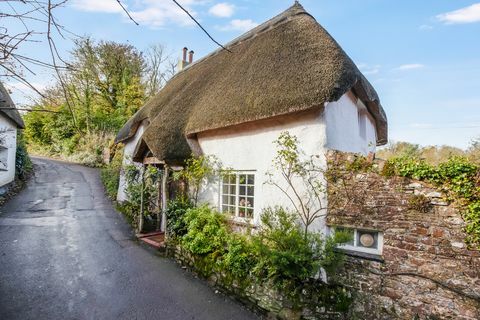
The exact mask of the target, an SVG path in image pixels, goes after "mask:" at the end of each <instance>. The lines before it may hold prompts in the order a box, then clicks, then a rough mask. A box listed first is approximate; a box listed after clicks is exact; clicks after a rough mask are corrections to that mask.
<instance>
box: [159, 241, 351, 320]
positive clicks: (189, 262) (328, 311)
mask: <svg viewBox="0 0 480 320" xmlns="http://www.w3.org/2000/svg"><path fill="white" fill-rule="evenodd" d="M167 253H168V255H170V256H172V257H173V258H174V259H175V261H177V262H178V263H179V264H180V265H182V266H183V267H185V268H187V269H189V270H190V271H191V272H193V273H195V274H197V275H199V276H200V277H203V278H206V279H207V281H208V282H209V284H210V285H211V286H212V287H215V288H216V289H218V290H221V291H222V292H224V293H226V294H228V295H229V296H230V297H232V298H235V299H236V300H238V301H240V302H241V303H243V304H244V305H246V306H247V307H249V308H250V309H252V310H254V311H256V312H257V313H260V314H261V315H262V316H264V317H265V318H268V319H289V320H294V319H312V320H313V319H349V317H348V316H347V311H348V306H349V305H350V303H351V294H350V292H348V291H347V290H346V289H345V287H344V286H343V285H338V284H337V285H334V284H325V283H323V282H322V281H321V280H319V279H311V281H309V282H308V283H304V285H303V286H302V290H301V292H296V293H295V295H294V296H288V295H287V294H286V293H285V292H282V291H281V290H277V289H275V287H274V285H273V284H272V285H265V284H263V283H262V284H259V283H256V281H255V279H244V281H243V282H241V283H239V282H237V281H232V279H231V277H229V276H228V275H227V274H225V273H223V272H220V271H213V270H210V269H204V266H206V264H204V263H203V261H202V259H201V257H196V256H193V255H191V254H190V253H189V252H188V251H187V250H185V249H183V248H182V247H181V246H178V245H173V244H170V245H169V247H168V248H167Z"/></svg>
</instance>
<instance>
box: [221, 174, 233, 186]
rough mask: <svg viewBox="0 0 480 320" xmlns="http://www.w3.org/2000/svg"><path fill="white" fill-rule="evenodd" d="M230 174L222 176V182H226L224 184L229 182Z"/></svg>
mask: <svg viewBox="0 0 480 320" xmlns="http://www.w3.org/2000/svg"><path fill="white" fill-rule="evenodd" d="M230 176H231V175H229V174H227V175H225V176H223V178H222V181H223V183H226V184H228V183H230Z"/></svg>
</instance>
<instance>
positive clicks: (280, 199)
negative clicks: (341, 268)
mask: <svg viewBox="0 0 480 320" xmlns="http://www.w3.org/2000/svg"><path fill="white" fill-rule="evenodd" d="M362 116H363V117H364V118H363V121H364V124H363V126H364V128H363V133H362V134H361V133H360V126H361V124H360V121H362V119H361V118H359V117H362ZM283 131H289V132H290V133H291V134H292V135H295V136H296V137H297V138H298V140H299V142H300V145H299V147H300V149H301V150H303V151H304V153H305V155H306V156H308V157H310V156H312V155H319V156H320V157H319V159H318V161H319V164H321V165H323V166H325V167H326V165H325V153H326V151H327V150H328V149H335V150H340V151H345V152H356V153H361V154H364V155H366V154H368V153H369V152H374V151H375V145H376V131H375V125H374V122H373V119H372V117H371V115H370V114H369V113H368V112H367V109H366V107H365V105H364V104H363V103H362V102H361V101H359V100H357V99H356V97H355V96H354V95H353V94H352V93H351V92H349V93H347V94H345V95H343V96H342V97H341V98H340V99H339V100H338V101H336V102H332V103H327V104H326V105H325V109H324V110H321V111H318V110H317V111H311V112H307V113H302V114H292V115H288V116H280V117H276V118H274V119H269V120H264V121H257V122H253V123H248V124H242V125H237V126H234V127H230V128H225V129H220V130H214V131H210V132H204V133H199V134H198V135H197V138H198V142H199V145H200V147H201V149H202V151H203V153H204V154H205V155H214V156H216V157H217V158H218V159H219V160H220V161H221V162H222V165H223V166H224V167H225V168H231V169H233V170H239V171H254V172H255V199H254V200H255V205H254V219H253V221H252V222H253V224H257V225H258V224H259V222H260V221H259V219H260V213H261V212H262V210H263V209H265V208H267V207H269V206H275V205H281V206H284V207H290V208H291V207H292V205H291V203H290V202H289V200H288V198H287V197H286V196H285V195H284V194H282V192H281V191H280V190H279V189H277V188H276V187H275V186H272V185H269V184H266V182H267V180H268V179H267V176H266V174H267V172H270V173H272V174H273V179H274V180H275V181H276V182H280V183H282V182H283V181H284V179H283V178H282V176H281V175H280V173H279V172H278V170H275V169H274V168H273V164H272V162H273V159H274V157H275V156H276V152H277V149H276V146H275V144H274V143H273V141H275V140H276V139H277V138H278V137H279V135H280V133H281V132H283ZM362 136H363V137H362ZM219 187H220V182H219V181H218V180H217V181H213V182H211V183H209V185H208V186H207V187H206V188H205V190H204V191H203V192H202V193H201V194H200V202H208V203H210V204H212V205H213V206H214V207H216V208H219V209H220V192H219ZM322 206H324V207H325V206H326V198H324V199H322ZM239 220H240V221H244V220H242V219H239ZM312 229H315V230H318V231H322V232H325V220H324V219H323V218H322V219H318V220H317V221H316V222H315V223H314V225H312Z"/></svg>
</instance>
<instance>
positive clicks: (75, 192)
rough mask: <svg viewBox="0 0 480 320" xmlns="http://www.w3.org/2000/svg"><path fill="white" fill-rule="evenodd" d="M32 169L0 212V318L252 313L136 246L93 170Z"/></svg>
mask: <svg viewBox="0 0 480 320" xmlns="http://www.w3.org/2000/svg"><path fill="white" fill-rule="evenodd" d="M35 165H36V172H35V176H34V178H32V180H31V181H30V182H29V184H28V186H27V188H26V189H24V190H23V191H22V192H21V193H20V194H19V195H17V196H16V197H15V198H13V199H12V200H10V201H9V202H8V203H7V204H6V205H5V206H4V207H2V208H0V212H1V213H0V319H2V320H7V319H22V320H24V319H36V320H40V319H169V320H170V319H171V320H173V319H209V320H214V319H256V316H255V315H254V314H252V313H251V312H249V311H248V310H246V309H245V308H244V307H243V306H241V305H239V304H237V303H236V302H234V301H232V300H231V299H229V298H227V297H225V296H223V295H221V294H215V292H214V290H212V288H210V287H208V286H207V285H206V284H205V283H204V281H202V280H199V279H196V278H194V277H193V276H191V275H190V274H189V273H186V272H184V271H183V270H182V269H181V268H180V267H179V266H178V265H176V264H175V263H174V262H173V261H171V260H169V259H166V258H162V257H159V256H157V255H155V254H154V253H153V252H152V251H151V250H148V249H146V248H144V247H143V246H140V245H139V244H138V243H137V242H136V241H135V240H134V239H133V234H132V231H131V229H130V228H129V226H128V225H127V224H126V223H125V222H124V219H123V218H122V217H121V216H120V215H119V214H118V213H117V212H116V211H115V210H114V208H113V207H112V204H111V203H110V201H109V200H108V199H106V198H105V196H104V191H103V187H102V185H101V182H100V179H99V174H98V171H97V170H95V169H91V168H86V167H83V166H80V165H75V164H68V163H63V162H58V161H52V160H45V159H35Z"/></svg>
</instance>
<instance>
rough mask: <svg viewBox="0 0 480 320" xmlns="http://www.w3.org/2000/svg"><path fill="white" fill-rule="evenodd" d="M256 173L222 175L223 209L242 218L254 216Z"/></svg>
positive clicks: (221, 199)
mask: <svg viewBox="0 0 480 320" xmlns="http://www.w3.org/2000/svg"><path fill="white" fill-rule="evenodd" d="M254 185H255V175H254V174H253V173H251V172H248V173H246V172H238V173H229V174H227V175H225V176H223V177H222V186H221V195H220V201H221V210H222V212H224V213H229V214H231V215H233V216H236V217H240V218H247V219H252V218H253V208H254V191H255V190H254V188H255V187H254Z"/></svg>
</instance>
